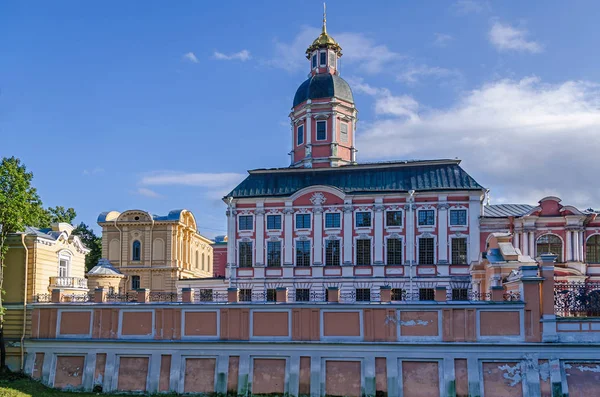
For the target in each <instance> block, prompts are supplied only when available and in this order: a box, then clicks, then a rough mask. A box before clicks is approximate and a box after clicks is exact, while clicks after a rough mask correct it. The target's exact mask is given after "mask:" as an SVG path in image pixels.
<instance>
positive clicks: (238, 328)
mask: <svg viewBox="0 0 600 397" xmlns="http://www.w3.org/2000/svg"><path fill="white" fill-rule="evenodd" d="M249 331H250V310H248V309H221V339H225V340H248V339H249V335H250V332H249Z"/></svg>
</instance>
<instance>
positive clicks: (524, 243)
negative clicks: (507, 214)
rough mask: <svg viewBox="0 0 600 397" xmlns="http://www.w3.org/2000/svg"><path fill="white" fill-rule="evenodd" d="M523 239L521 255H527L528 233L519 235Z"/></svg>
mask: <svg viewBox="0 0 600 397" xmlns="http://www.w3.org/2000/svg"><path fill="white" fill-rule="evenodd" d="M521 236H522V238H523V255H529V232H523V233H521Z"/></svg>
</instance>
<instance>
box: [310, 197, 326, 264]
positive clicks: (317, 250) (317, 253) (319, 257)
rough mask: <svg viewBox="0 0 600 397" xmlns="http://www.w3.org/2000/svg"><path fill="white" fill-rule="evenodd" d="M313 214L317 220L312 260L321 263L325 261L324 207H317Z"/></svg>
mask: <svg viewBox="0 0 600 397" xmlns="http://www.w3.org/2000/svg"><path fill="white" fill-rule="evenodd" d="M313 214H314V217H315V222H314V238H313V256H312V258H313V260H312V262H313V263H315V264H319V265H320V264H322V263H323V207H321V206H318V207H315V208H314V210H313Z"/></svg>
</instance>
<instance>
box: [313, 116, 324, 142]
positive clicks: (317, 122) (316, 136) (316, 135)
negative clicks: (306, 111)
mask: <svg viewBox="0 0 600 397" xmlns="http://www.w3.org/2000/svg"><path fill="white" fill-rule="evenodd" d="M319 123H325V138H323V139H319ZM326 140H327V120H316V122H315V141H318V142H324V141H326Z"/></svg>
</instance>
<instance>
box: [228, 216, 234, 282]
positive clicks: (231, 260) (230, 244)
mask: <svg viewBox="0 0 600 397" xmlns="http://www.w3.org/2000/svg"><path fill="white" fill-rule="evenodd" d="M234 212H235V210H234V209H233V207H232V208H231V209H229V210H227V269H229V267H230V266H235V263H236V261H235V251H236V250H235V248H236V242H235V215H234ZM227 271H229V270H227Z"/></svg>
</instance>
